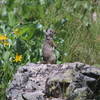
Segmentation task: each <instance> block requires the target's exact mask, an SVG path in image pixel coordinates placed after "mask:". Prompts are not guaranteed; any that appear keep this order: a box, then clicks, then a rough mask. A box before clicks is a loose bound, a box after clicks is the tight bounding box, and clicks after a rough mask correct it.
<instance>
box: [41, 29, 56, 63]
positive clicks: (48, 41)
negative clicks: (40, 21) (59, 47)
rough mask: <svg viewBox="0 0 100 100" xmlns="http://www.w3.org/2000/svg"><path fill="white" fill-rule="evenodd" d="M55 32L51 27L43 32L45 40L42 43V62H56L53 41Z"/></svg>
mask: <svg viewBox="0 0 100 100" xmlns="http://www.w3.org/2000/svg"><path fill="white" fill-rule="evenodd" d="M54 34H55V32H54V31H53V30H52V29H48V30H47V31H46V32H45V41H44V44H43V49H42V53H43V63H44V64H55V63H56V55H55V52H54V49H55V44H54V41H53V35H54Z"/></svg>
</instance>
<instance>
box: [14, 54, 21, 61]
mask: <svg viewBox="0 0 100 100" xmlns="http://www.w3.org/2000/svg"><path fill="white" fill-rule="evenodd" d="M13 61H15V62H20V61H22V55H18V54H16V57H15V59H14V60H13Z"/></svg>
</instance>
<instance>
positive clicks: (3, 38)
mask: <svg viewBox="0 0 100 100" xmlns="http://www.w3.org/2000/svg"><path fill="white" fill-rule="evenodd" d="M7 39H8V38H7V36H5V35H0V40H1V41H2V40H7Z"/></svg>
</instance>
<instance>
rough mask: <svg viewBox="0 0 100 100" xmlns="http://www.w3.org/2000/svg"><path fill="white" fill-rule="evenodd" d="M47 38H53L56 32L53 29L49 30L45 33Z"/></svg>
mask: <svg viewBox="0 0 100 100" xmlns="http://www.w3.org/2000/svg"><path fill="white" fill-rule="evenodd" d="M45 34H46V37H48V36H50V37H53V35H54V34H55V31H54V30H53V29H47V30H46V31H45Z"/></svg>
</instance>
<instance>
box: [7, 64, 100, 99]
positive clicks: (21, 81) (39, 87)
mask: <svg viewBox="0 0 100 100" xmlns="http://www.w3.org/2000/svg"><path fill="white" fill-rule="evenodd" d="M6 96H7V100H99V99H97V98H100V68H96V67H93V66H90V65H86V64H83V63H79V62H75V63H65V64H32V63H30V64H27V65H26V66H23V67H20V68H19V69H18V71H17V73H16V74H15V75H14V77H13V80H12V81H11V82H9V87H8V88H7V92H6Z"/></svg>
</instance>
